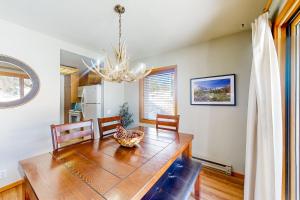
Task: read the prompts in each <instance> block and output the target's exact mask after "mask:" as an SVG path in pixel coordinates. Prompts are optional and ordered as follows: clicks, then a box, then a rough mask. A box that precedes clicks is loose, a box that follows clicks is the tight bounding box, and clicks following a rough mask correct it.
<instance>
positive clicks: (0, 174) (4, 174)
mask: <svg viewBox="0 0 300 200" xmlns="http://www.w3.org/2000/svg"><path fill="white" fill-rule="evenodd" d="M6 177H7V170H6V169H2V170H0V179H4V178H6Z"/></svg>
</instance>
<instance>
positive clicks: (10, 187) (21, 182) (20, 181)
mask: <svg viewBox="0 0 300 200" xmlns="http://www.w3.org/2000/svg"><path fill="white" fill-rule="evenodd" d="M23 183H24V180H23V179H20V180H17V181H15V182H13V183H10V184H8V185H5V186H3V187H1V188H0V193H1V192H4V191H6V190H9V189H12V188H14V187H17V186H19V185H22V184H23Z"/></svg>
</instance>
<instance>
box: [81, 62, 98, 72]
mask: <svg viewBox="0 0 300 200" xmlns="http://www.w3.org/2000/svg"><path fill="white" fill-rule="evenodd" d="M81 61H82V63H83V64H84V65H85V66H86V67H87V68H88V69H89V70H91V71H93V72H95V73H97V70H95V69H94V67H91V66H89V65H88V64H87V63H86V62H85V61H84V59H81Z"/></svg>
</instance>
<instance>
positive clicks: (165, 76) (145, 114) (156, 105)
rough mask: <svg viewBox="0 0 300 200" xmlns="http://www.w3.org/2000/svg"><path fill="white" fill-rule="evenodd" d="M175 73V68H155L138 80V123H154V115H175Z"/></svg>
mask: <svg viewBox="0 0 300 200" xmlns="http://www.w3.org/2000/svg"><path fill="white" fill-rule="evenodd" d="M176 71H177V70H176V66H170V67H161V68H156V69H153V70H152V72H151V73H150V74H149V75H148V76H147V77H145V78H144V79H142V80H140V122H142V123H155V119H156V114H166V115H176V114H177V105H176V103H177V99H176V98H177V95H176V76H177V73H176Z"/></svg>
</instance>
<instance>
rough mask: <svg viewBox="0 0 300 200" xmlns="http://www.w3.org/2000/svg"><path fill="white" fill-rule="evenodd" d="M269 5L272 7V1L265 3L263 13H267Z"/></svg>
mask: <svg viewBox="0 0 300 200" xmlns="http://www.w3.org/2000/svg"><path fill="white" fill-rule="evenodd" d="M271 5H272V0H268V2H267V3H266V5H265V7H264V9H263V13H266V12H269V11H270V7H271Z"/></svg>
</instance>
